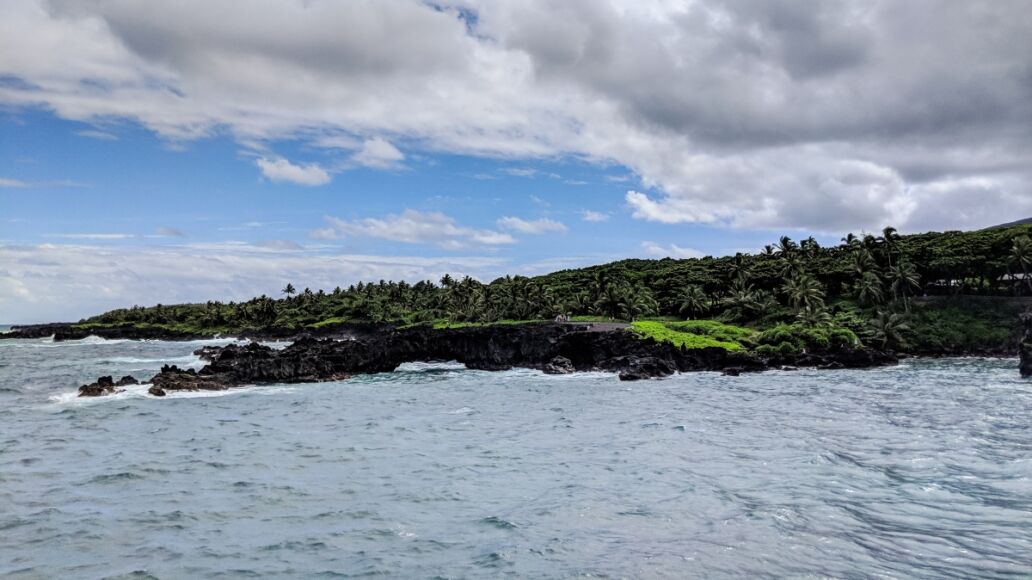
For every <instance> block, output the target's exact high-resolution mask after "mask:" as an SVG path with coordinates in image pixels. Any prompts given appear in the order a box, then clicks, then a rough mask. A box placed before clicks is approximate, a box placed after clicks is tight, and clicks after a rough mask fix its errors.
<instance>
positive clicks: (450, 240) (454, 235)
mask: <svg viewBox="0 0 1032 580" xmlns="http://www.w3.org/2000/svg"><path fill="white" fill-rule="evenodd" d="M326 223H327V224H328V225H329V227H328V228H321V229H316V230H313V231H312V232H311V236H312V237H313V238H316V239H321V240H328V239H336V238H341V237H345V236H361V237H371V238H379V239H384V240H391V241H395V242H405V243H409V244H434V245H436V246H438V247H441V248H444V249H447V250H458V249H463V248H468V247H473V246H477V245H487V246H495V245H502V244H513V243H516V239H515V238H513V237H512V236H511V235H509V234H506V233H502V232H497V231H494V230H484V229H476V228H469V227H465V226H460V225H459V224H457V223H456V222H455V220H454V219H453V218H452V217H450V216H447V215H445V214H443V213H441V212H436V211H433V212H421V211H416V210H413V209H406V210H405V211H403V212H401V213H400V214H390V215H387V216H386V217H383V218H364V219H360V220H353V221H349V220H343V219H340V218H335V217H327V218H326Z"/></svg>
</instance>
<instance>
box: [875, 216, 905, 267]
mask: <svg viewBox="0 0 1032 580" xmlns="http://www.w3.org/2000/svg"><path fill="white" fill-rule="evenodd" d="M900 239H901V238H900V235H899V233H897V232H896V228H894V227H892V226H885V228H884V229H882V235H881V237H880V238H878V241H880V242H881V243H882V244H884V246H885V256H886V257H887V259H888V264H889V267H890V268H891V267H892V250H893V248H895V246H896V242H897V241H899V240H900Z"/></svg>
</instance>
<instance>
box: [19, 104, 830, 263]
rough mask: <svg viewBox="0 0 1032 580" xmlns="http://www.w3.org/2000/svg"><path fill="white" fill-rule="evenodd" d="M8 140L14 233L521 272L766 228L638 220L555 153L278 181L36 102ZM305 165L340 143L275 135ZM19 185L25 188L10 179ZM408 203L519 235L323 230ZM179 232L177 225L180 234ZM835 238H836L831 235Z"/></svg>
mask: <svg viewBox="0 0 1032 580" xmlns="http://www.w3.org/2000/svg"><path fill="white" fill-rule="evenodd" d="M2 130H3V136H4V138H3V140H2V141H0V175H3V176H4V178H5V179H8V180H10V181H11V182H14V183H12V184H9V186H8V187H4V188H3V189H2V190H0V191H2V192H3V193H2V194H3V208H4V214H5V216H8V217H7V219H6V224H5V226H4V234H3V238H4V241H5V242H10V243H22V244H25V243H29V244H35V243H51V244H54V243H64V242H67V241H69V240H78V241H90V242H92V243H99V242H104V243H107V244H112V245H183V244H201V243H225V242H243V243H248V244H263V243H265V244H270V245H271V243H281V244H280V245H281V246H283V247H287V246H289V245H291V244H295V245H297V246H299V247H300V248H303V249H307V250H313V251H326V252H346V253H386V254H398V253H407V254H411V255H419V256H433V255H453V254H455V252H456V251H459V250H466V251H470V250H475V251H476V252H478V253H484V252H486V253H487V254H488V255H492V256H499V257H501V258H504V259H505V260H507V261H508V263H511V264H512V265H513V269H514V270H517V269H520V268H522V267H529V268H534V264H535V263H537V262H541V261H549V260H555V259H569V260H570V261H571V262H580V263H595V262H598V261H600V260H601V261H605V260H611V259H619V258H624V257H663V256H660V255H659V252H657V251H656V250H655V249H653V248H652V245H656V246H661V247H664V248H667V249H668V251H669V252H671V253H672V254H678V251H677V250H676V249H673V248H674V247H676V248H681V250H682V251H681V254H683V255H690V254H691V255H696V254H697V255H703V254H707V253H710V254H717V255H722V254H725V253H728V252H731V253H733V252H735V251H756V250H758V249H759V248H760V247H761V246H762V245H763V244H765V243H770V242H771V241H772V240H773V239H774V238H772V236H775V237H776V234H775V233H772V232H768V231H759V232H757V231H747V230H731V231H729V230H728V228H726V227H713V226H707V225H701V224H683V223H679V224H662V223H654V222H647V221H643V220H636V219H633V218H631V216H630V215H629V213H628V211H627V209H626V202H625V196H626V193H627V191H629V190H632V189H644V188H643V187H642V185H641V183H640V182H639V180H638V179H637V178H636V176H635V175H634V174H633V173H631V172H630V171H628V170H627V169H626V168H624V167H622V166H619V165H615V164H606V165H599V164H593V163H586V162H583V161H579V160H577V159H575V158H573V157H568V158H555V159H497V158H481V157H472V156H461V155H447V154H435V153H426V152H420V151H409V152H407V154H406V157H405V159H404V161H402V162H399V163H398V164H397V166H396V167H389V168H368V167H355V168H351V169H347V170H344V171H341V172H340V173H337V174H335V175H334V176H333V178H332V180H331V181H330V182H329V183H326V184H323V185H318V186H309V185H303V184H298V183H293V182H289V181H273V180H272V179H269V178H268V177H265V176H264V175H263V174H262V172H261V171H260V168H259V167H257V165H256V160H255V157H254V155H252V154H249V153H248V152H246V151H242V150H241V148H240V147H239V145H238V144H236V143H235V142H234V141H233V140H232V139H230V138H228V137H215V138H209V139H202V140H198V141H191V142H189V143H176V144H170V143H168V142H166V141H163V140H162V139H160V138H159V137H158V136H156V135H154V134H153V133H152V132H150V131H147V130H145V129H142V128H140V127H139V126H136V125H134V124H132V123H119V124H117V125H113V126H105V127H104V129H103V131H102V132H101V130H99V129H96V128H94V127H92V126H90V125H87V124H83V123H79V122H74V121H65V120H62V119H59V118H57V117H56V116H54V115H53V114H51V113H48V112H45V111H39V110H25V111H17V112H8V113H7V114H6V115H5V116H4V118H3V125H2ZM269 148H270V149H272V150H274V151H276V152H277V153H278V154H281V155H283V156H284V157H285V158H289V159H292V160H295V162H296V163H297V164H299V165H303V164H308V163H319V164H321V165H330V164H332V163H334V161H335V160H334V158H333V153H332V152H327V151H321V150H317V149H312V148H308V147H305V146H303V145H299V144H298V143H296V142H290V141H285V142H273V143H270V144H269ZM13 184H17V186H10V185H13ZM405 210H414V211H417V212H425V213H430V212H439V213H443V214H445V215H447V216H449V217H451V218H454V220H455V222H456V223H457V224H459V225H460V226H463V227H469V228H476V229H482V230H492V231H498V232H500V233H510V234H511V235H512V237H513V238H514V241H513V242H511V243H504V244H495V245H490V244H486V245H485V244H478V245H476V247H473V246H472V245H471V246H465V247H463V248H456V249H454V250H449V249H443V248H441V247H439V246H437V245H435V244H434V243H433V242H432V241H431V242H429V243H406V242H401V241H393V240H390V239H384V238H381V237H376V236H370V235H347V234H343V235H341V236H340V239H319V237H318V236H319V234H318V233H317V231H318V230H321V229H324V228H326V227H327V225H328V224H327V222H326V218H327V217H336V218H340V219H343V220H351V221H355V220H361V219H364V218H387V217H388V216H390V215H392V214H394V215H396V214H399V213H401V212H403V211H405ZM505 217H516V218H519V219H522V220H525V221H528V222H536V221H538V220H551V221H552V222H556V223H558V224H561V225H562V226H563V228H565V230H563V229H562V228H559V227H558V226H556V227H555V229H554V230H551V231H547V232H544V233H541V234H526V233H521V232H520V231H518V230H517V231H513V230H512V229H511V228H506V227H504V226H500V225H499V223H498V220H499V219H501V218H505ZM180 234H181V235H180ZM825 238H826V239H829V240H830V239H832V238H831V236H825ZM644 243H650V244H649V245H648V246H646V245H643V244H644Z"/></svg>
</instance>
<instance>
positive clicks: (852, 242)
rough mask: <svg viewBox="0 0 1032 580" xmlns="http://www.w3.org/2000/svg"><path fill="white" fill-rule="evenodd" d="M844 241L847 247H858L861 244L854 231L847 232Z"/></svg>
mask: <svg viewBox="0 0 1032 580" xmlns="http://www.w3.org/2000/svg"><path fill="white" fill-rule="evenodd" d="M842 243H843V245H845V246H846V247H847V248H856V247H858V246H859V245H860V238H858V237H856V235H855V234H853V232H850V233H848V234H846V237H844V238H842Z"/></svg>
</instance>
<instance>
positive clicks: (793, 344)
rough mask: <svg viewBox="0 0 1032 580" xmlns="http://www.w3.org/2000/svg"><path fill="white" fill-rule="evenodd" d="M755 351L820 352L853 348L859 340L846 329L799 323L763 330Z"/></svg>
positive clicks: (781, 352)
mask: <svg viewBox="0 0 1032 580" xmlns="http://www.w3.org/2000/svg"><path fill="white" fill-rule="evenodd" d="M757 342H758V343H759V346H757V347H756V351H757V352H759V353H761V354H773V353H774V352H778V353H780V354H792V353H798V352H803V351H807V352H822V351H828V350H835V349H838V348H843V347H855V346H858V345H859V344H860V338H859V337H857V335H856V334H855V333H854V332H853V331H851V330H849V329H848V328H843V327H836V326H824V327H819V326H807V325H805V324H801V323H798V322H796V323H793V324H778V325H776V326H774V327H773V328H769V329H767V330H764V331H763V332H761V333H760V334H759V337H758V338H757Z"/></svg>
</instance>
